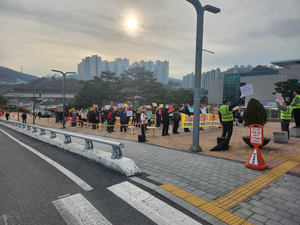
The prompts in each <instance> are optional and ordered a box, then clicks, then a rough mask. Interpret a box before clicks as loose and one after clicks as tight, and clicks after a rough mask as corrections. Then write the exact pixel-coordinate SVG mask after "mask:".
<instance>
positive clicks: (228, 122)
mask: <svg viewBox="0 0 300 225" xmlns="http://www.w3.org/2000/svg"><path fill="white" fill-rule="evenodd" d="M243 97H244V96H243V95H241V97H240V98H239V100H237V101H236V103H234V104H232V105H229V101H228V99H224V100H223V105H222V106H221V107H220V109H219V115H220V122H222V126H223V133H222V137H225V136H226V134H227V138H228V144H229V142H230V138H231V136H232V130H233V113H232V109H233V108H234V107H236V106H237V105H238V104H239V103H240V102H241V100H242V98H243ZM229 147H230V146H229Z"/></svg>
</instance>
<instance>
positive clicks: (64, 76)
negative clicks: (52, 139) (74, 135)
mask: <svg viewBox="0 0 300 225" xmlns="http://www.w3.org/2000/svg"><path fill="white" fill-rule="evenodd" d="M52 71H53V72H57V73H61V74H62V75H63V126H62V128H66V127H65V79H66V75H67V74H68V73H75V72H66V73H64V72H62V71H59V70H52Z"/></svg>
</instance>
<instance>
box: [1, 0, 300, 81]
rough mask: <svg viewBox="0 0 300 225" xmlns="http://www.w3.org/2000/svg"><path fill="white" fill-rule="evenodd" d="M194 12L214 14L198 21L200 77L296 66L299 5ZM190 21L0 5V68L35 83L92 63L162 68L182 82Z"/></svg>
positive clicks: (112, 8) (96, 9) (133, 3)
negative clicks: (120, 61)
mask: <svg viewBox="0 0 300 225" xmlns="http://www.w3.org/2000/svg"><path fill="white" fill-rule="evenodd" d="M201 4H202V6H205V5H208V4H209V5H212V6H215V7H218V8H220V9H221V12H220V13H217V14H214V13H211V12H207V11H206V12H205V13H204V30H203V49H205V50H208V51H212V52H214V54H211V53H208V52H205V51H203V54H202V72H206V71H210V70H212V69H216V68H220V69H221V71H226V70H227V69H228V68H231V67H233V66H234V65H238V66H240V65H252V66H257V65H270V62H272V61H280V60H290V59H300V13H299V11H300V0H285V1H283V0H264V1H262V0H243V1H241V0H206V1H204V0H201ZM130 19H131V21H134V22H133V23H131V27H130V26H128V21H129V20H130ZM196 19H197V14H196V10H195V8H194V6H193V5H192V4H191V3H189V2H187V1H186V0H147V1H146V0H85V1H82V0H51V1H45V0H0V66H4V67H7V68H10V69H13V70H16V71H19V72H21V67H22V71H23V73H26V74H31V75H35V76H38V77H43V76H47V75H51V74H54V73H53V72H52V71H51V70H52V69H55V70H60V71H63V72H77V64H78V63H80V62H81V61H82V59H83V58H85V57H87V56H92V55H98V56H101V57H102V60H107V61H114V60H115V59H116V58H127V59H129V63H130V64H132V63H134V62H135V61H140V60H144V61H149V60H151V61H156V60H161V61H164V60H167V61H169V77H172V78H177V79H182V77H183V76H185V75H187V74H190V73H191V72H194V71H195V48H196ZM134 23H135V24H134ZM134 25H135V26H134Z"/></svg>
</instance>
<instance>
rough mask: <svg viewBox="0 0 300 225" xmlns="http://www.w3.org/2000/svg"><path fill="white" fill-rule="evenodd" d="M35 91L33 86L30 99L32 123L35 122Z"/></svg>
mask: <svg viewBox="0 0 300 225" xmlns="http://www.w3.org/2000/svg"><path fill="white" fill-rule="evenodd" d="M34 92H35V88H34V89H33V99H32V123H33V124H35V120H34V119H35V118H34V109H35V100H34V97H35V96H34V94H35V93H34Z"/></svg>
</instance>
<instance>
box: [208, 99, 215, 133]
mask: <svg viewBox="0 0 300 225" xmlns="http://www.w3.org/2000/svg"><path fill="white" fill-rule="evenodd" d="M207 113H208V114H210V115H211V126H209V127H208V129H212V128H213V125H214V120H215V114H214V113H215V112H214V104H211V105H210V106H208V108H207Z"/></svg>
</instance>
